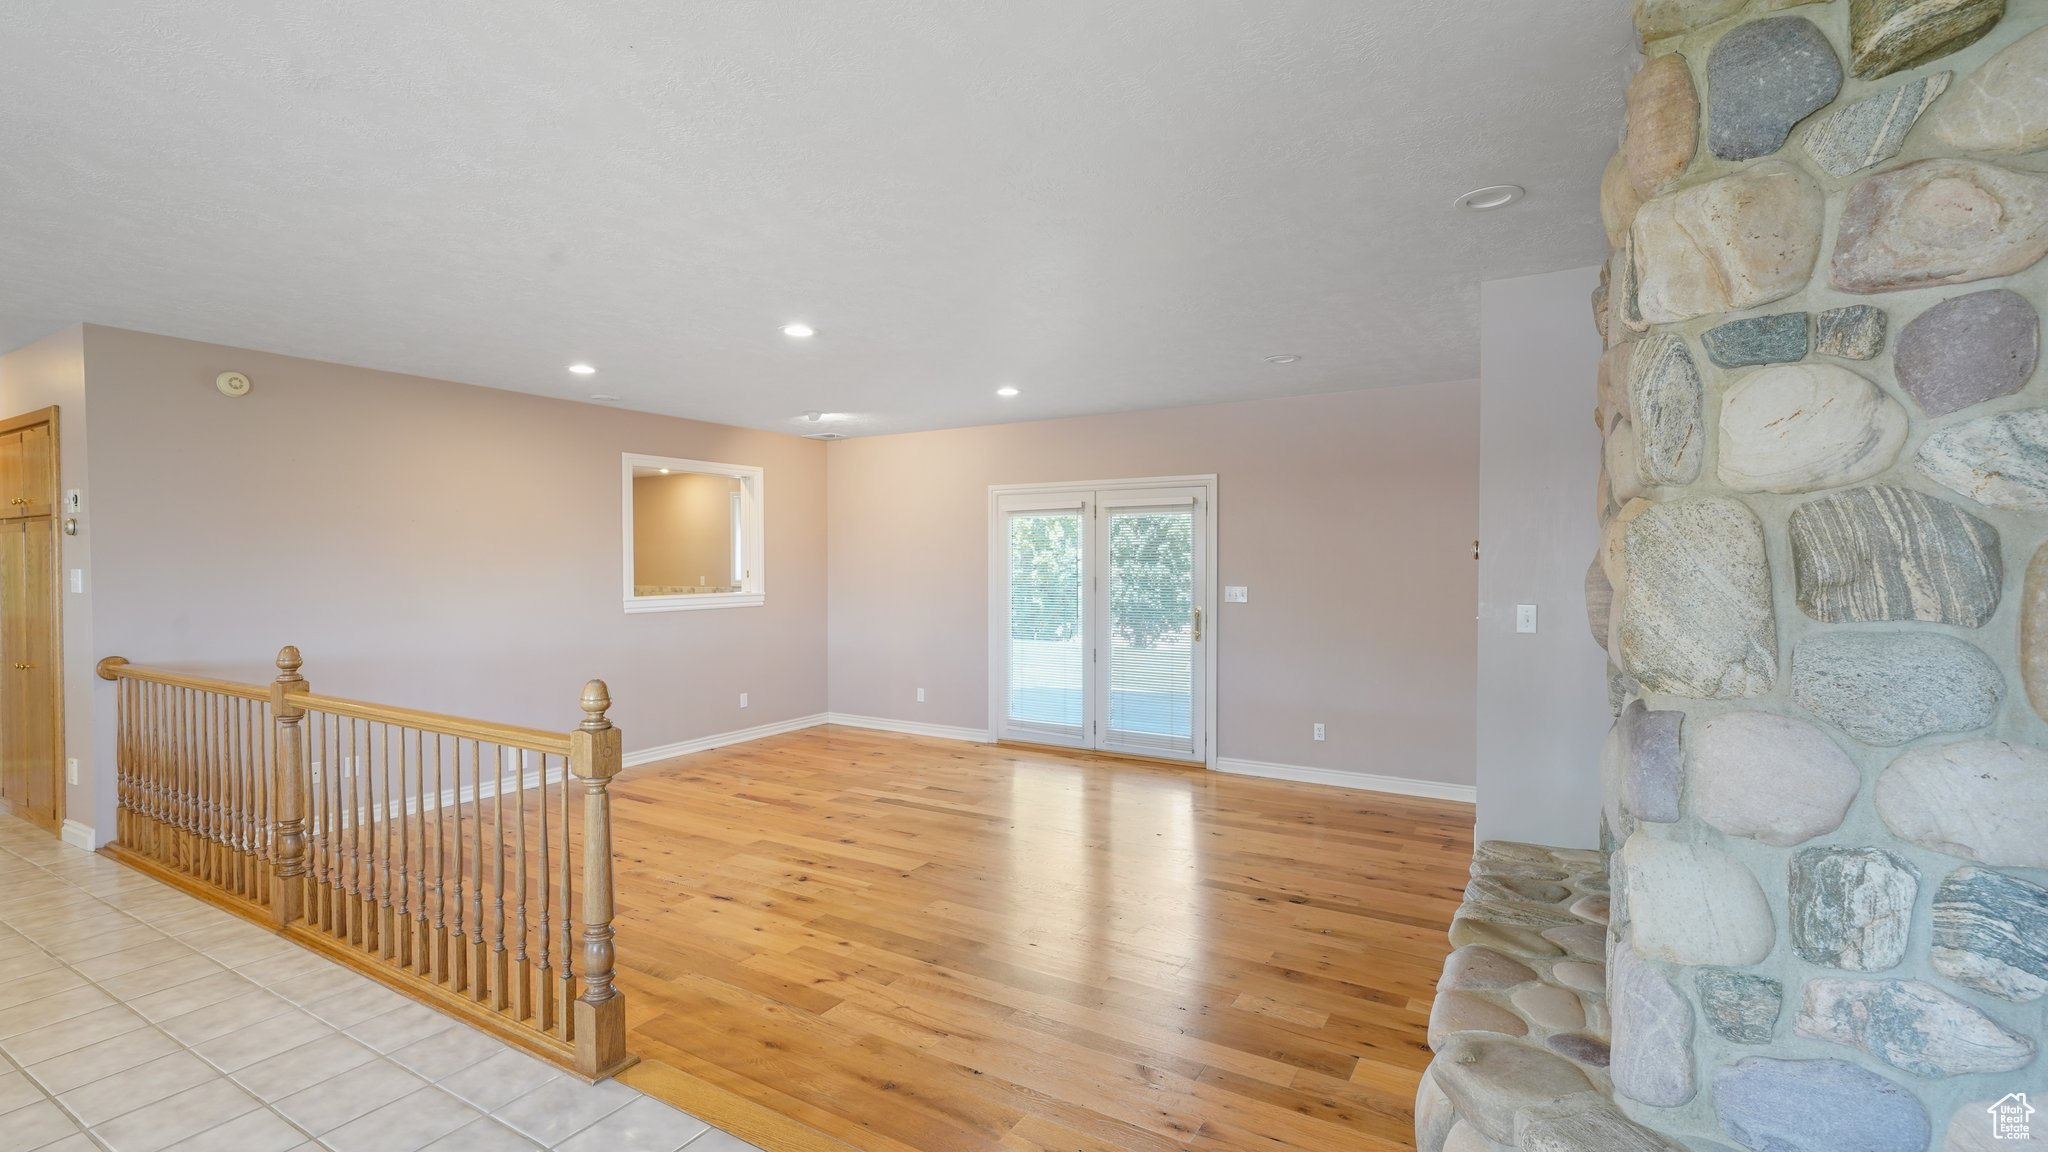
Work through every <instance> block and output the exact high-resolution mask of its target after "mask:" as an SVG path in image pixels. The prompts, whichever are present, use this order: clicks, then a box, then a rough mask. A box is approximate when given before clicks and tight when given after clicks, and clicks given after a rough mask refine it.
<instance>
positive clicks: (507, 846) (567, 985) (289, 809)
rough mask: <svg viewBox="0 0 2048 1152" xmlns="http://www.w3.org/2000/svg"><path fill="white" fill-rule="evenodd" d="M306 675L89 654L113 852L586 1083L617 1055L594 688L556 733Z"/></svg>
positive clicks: (603, 706)
mask: <svg viewBox="0 0 2048 1152" xmlns="http://www.w3.org/2000/svg"><path fill="white" fill-rule="evenodd" d="M302 666H303V661H302V660H301V658H300V655H299V651H298V649H297V648H294V647H291V646H289V645H288V646H286V647H285V648H284V649H282V650H281V651H279V652H278V655H277V669H278V675H277V678H276V679H275V680H273V681H271V682H270V683H269V684H266V685H262V686H257V685H250V684H237V683H234V682H232V681H228V680H220V679H216V678H213V677H208V676H199V675H195V674H192V673H186V672H176V671H172V670H170V669H164V668H148V667H139V666H137V665H134V664H131V663H129V662H128V661H127V660H126V659H124V658H122V657H118V656H109V657H107V658H106V659H104V660H101V661H100V662H99V665H98V667H97V669H96V671H97V673H98V675H99V676H100V678H101V679H104V680H108V681H112V682H114V683H115V685H116V688H117V690H118V694H119V695H118V708H117V714H116V729H117V742H116V744H117V748H116V751H117V755H116V765H115V768H116V777H117V779H116V785H117V809H118V813H117V815H118V820H119V826H120V834H119V837H118V839H117V840H116V842H115V843H114V844H113V845H110V846H109V848H108V851H109V852H110V853H112V854H114V855H116V856H118V857H120V858H121V859H124V860H127V861H130V862H132V863H134V864H136V865H137V866H138V867H142V868H145V869H146V870H149V871H151V872H152V873H154V874H156V875H159V876H161V877H163V878H166V879H170V880H172V881H173V882H175V883H179V884H183V885H186V886H188V887H197V888H200V889H203V890H204V891H205V892H206V893H207V894H208V895H209V896H212V897H215V898H218V897H220V896H226V897H228V898H229V899H227V900H226V901H223V902H224V903H226V904H227V905H228V906H230V907H235V908H237V909H238V910H240V911H242V912H243V913H244V914H245V915H249V916H251V917H252V918H257V919H260V920H262V921H264V922H267V923H269V924H270V925H271V926H273V927H274V928H275V929H276V930H277V931H279V932H281V933H284V934H285V935H287V936H289V937H291V938H293V939H295V940H297V941H299V942H300V943H303V944H306V945H307V946H309V947H312V948H315V949H317V950H319V951H322V952H324V953H326V954H328V955H330V956H333V957H335V958H336V959H339V960H341V961H343V962H344V963H347V964H350V965H352V966H354V967H356V968H357V969H359V970H361V971H363V972H365V973H367V974H369V975H371V976H374V977H376V978H378V979H380V980H382V981H384V982H385V983H386V984H389V985H391V986H392V987H395V988H398V989H399V990H401V991H404V992H408V993H410V994H411V995H413V996H414V997H415V998H417V999H420V1000H422V1001H424V1002H426V1003H428V1004H432V1005H434V1006H437V1007H440V1008H441V1009H443V1010H444V1011H448V1012H451V1013H453V1014H455V1015H458V1016H461V1017H463V1018H464V1019H468V1020H470V1021H471V1022H473V1023H476V1024H478V1025H480V1026H482V1027H484V1028H487V1029H489V1030H490V1031H492V1032H494V1033H495V1034H497V1035H499V1036H500V1037H502V1038H504V1039H507V1040H511V1041H512V1042H514V1043H517V1044H520V1045H521V1046H523V1047H525V1048H526V1049H527V1050H528V1051H532V1052H535V1053H536V1054H538V1055H543V1056H546V1057H548V1058H551V1059H554V1060H556V1061H558V1062H560V1063H562V1064H564V1065H566V1066H567V1067H569V1068H571V1069H573V1070H574V1071H576V1072H577V1073H579V1074H581V1075H582V1076H584V1077H585V1078H587V1079H592V1080H597V1079H603V1078H605V1077H608V1076H611V1075H612V1074H614V1073H616V1072H617V1071H619V1070H620V1069H622V1068H624V1067H625V1066H626V1065H628V1064H630V1063H632V1060H633V1057H632V1055H631V1054H630V1053H628V1052H627V1051H626V1046H625V999H624V996H623V994H622V993H620V991H619V990H618V988H617V986H616V984H615V983H614V979H615V972H614V965H615V959H614V948H613V918H614V915H615V911H614V907H613V902H612V886H613V877H612V834H611V799H610V796H609V794H608V785H609V784H610V782H611V779H612V778H613V777H614V776H616V775H617V774H618V772H619V769H620V767H621V764H622V753H621V741H620V737H619V731H618V729H617V728H615V727H613V726H612V722H611V720H610V719H609V718H608V717H607V715H606V713H607V712H608V711H609V710H610V708H611V694H610V692H609V691H608V690H607V689H606V687H605V684H604V682H603V681H602V680H592V681H590V682H589V683H588V684H586V685H584V688H583V693H582V695H581V697H580V698H579V699H578V701H577V703H578V705H579V706H580V707H581V709H582V712H583V719H582V722H581V723H580V724H578V725H577V726H576V727H575V728H574V729H571V730H570V731H568V732H566V733H565V732H559V731H554V732H551V731H546V730H543V729H538V728H527V727H521V726H518V725H513V724H500V723H495V722H492V721H486V720H473V719H469V718H466V717H461V716H449V715H445V714H442V713H436V712H427V711H422V710H420V709H415V708H400V707H395V706H392V705H387V704H374V703H369V702H366V701H361V700H350V699H345V698H342V697H339V696H322V695H317V694H315V693H314V692H313V691H312V686H311V685H310V684H309V683H308V682H307V680H306V678H305V677H304V676H302V675H300V674H299V670H300V668H301V667H302Z"/></svg>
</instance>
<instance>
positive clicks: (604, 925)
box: [563, 680, 627, 1080]
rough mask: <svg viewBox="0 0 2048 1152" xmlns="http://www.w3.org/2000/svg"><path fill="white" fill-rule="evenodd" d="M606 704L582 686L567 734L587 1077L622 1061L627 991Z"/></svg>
mask: <svg viewBox="0 0 2048 1152" xmlns="http://www.w3.org/2000/svg"><path fill="white" fill-rule="evenodd" d="M611 706H612V697H611V691H610V690H609V689H607V688H606V687H605V685H604V681H602V680H592V681H591V682H590V683H588V684H585V685H584V686H583V723H582V724H580V725H578V726H577V728H576V730H575V731H574V732H571V733H569V772H570V774H571V775H573V776H574V777H575V778H576V779H578V780H581V781H582V782H583V995H582V996H581V997H579V998H577V1001H576V1020H575V1024H576V1027H575V1032H576V1070H577V1071H578V1072H580V1073H582V1074H583V1075H584V1076H587V1077H589V1078H591V1079H593V1080H595V1079H601V1078H603V1077H606V1076H609V1075H611V1074H612V1073H614V1072H616V1071H618V1070H619V1069H620V1068H622V1067H624V1066H625V1064H626V1063H627V1056H626V997H625V995H624V994H623V993H621V992H620V991H619V990H618V989H617V988H615V987H613V986H612V976H613V952H612V799H611V794H610V793H609V792H608V791H607V789H608V788H609V787H610V785H611V781H612V777H614V776H616V775H618V774H619V767H620V763H619V761H620V752H619V730H618V729H617V728H614V727H612V722H611V721H610V720H608V719H606V718H605V711H606V710H607V709H609V708H610V707H611ZM567 831H568V829H566V828H565V829H563V832H565V833H566V832H567ZM564 911H565V912H566V909H565V910H564ZM565 959H566V957H565Z"/></svg>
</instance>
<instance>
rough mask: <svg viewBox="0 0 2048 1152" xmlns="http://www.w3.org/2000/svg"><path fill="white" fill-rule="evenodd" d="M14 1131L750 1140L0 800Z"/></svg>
mask: <svg viewBox="0 0 2048 1152" xmlns="http://www.w3.org/2000/svg"><path fill="white" fill-rule="evenodd" d="M0 1147H5V1148H7V1149H9V1150H10V1152H32V1150H37V1149H46V1150H49V1152H82V1150H85V1149H101V1148H104V1149H111V1150H112V1152H165V1150H171V1149H175V1150H176V1152H295V1150H301V1149H303V1150H309V1152H310V1150H317V1149H322V1148H326V1149H332V1150H333V1152H419V1150H421V1149H431V1150H432V1152H496V1150H498V1149H507V1150H532V1149H540V1148H553V1149H560V1150H561V1152H643V1150H644V1152H675V1150H676V1149H679V1148H685V1147H687V1148H688V1149H689V1152H751V1150H752V1149H753V1146H752V1145H750V1144H746V1143H743V1142H742V1141H740V1140H738V1139H735V1138H734V1137H732V1136H730V1135H728V1134H727V1133H724V1132H721V1131H718V1130H717V1129H715V1128H711V1127H709V1126H707V1125H705V1124H704V1123H703V1122H701V1121H699V1120H696V1119H693V1118H692V1117H690V1116H687V1115H685V1114H683V1113H681V1112H678V1111H676V1110H675V1109H674V1108H671V1107H669V1106H668V1105H666V1104H664V1103H662V1102H661V1101H659V1100H655V1099H653V1098H652V1097H649V1096H645V1095H642V1094H641V1093H639V1092H636V1091H634V1090H633V1089H631V1088H628V1087H626V1086H625V1085H623V1084H619V1083H615V1082H607V1083H604V1084H599V1085H597V1086H596V1087H592V1086H590V1085H587V1084H584V1083H583V1082H582V1081H580V1080H576V1079H573V1078H571V1077H568V1076H565V1075H563V1074H562V1073H561V1072H559V1071H557V1070H556V1069H555V1068H554V1067H553V1066H552V1065H549V1064H545V1063H542V1062H541V1061H538V1060H535V1059H533V1058H532V1057H530V1056H527V1055H525V1054H523V1053H520V1052H517V1051H514V1050H513V1049H511V1048H508V1047H506V1046H505V1045H503V1044H501V1043H499V1042H498V1041H496V1040H494V1039H492V1038H490V1037H489V1036H486V1035H484V1034H483V1033H481V1032H478V1031H475V1030H474V1029H472V1028H470V1027H468V1026H467V1025H463V1024H459V1023H457V1022H456V1021H454V1020H453V1019H451V1018H449V1017H447V1016H443V1015H441V1014H440V1013H438V1012H435V1011H434V1010H432V1009H430V1008H427V1007H424V1006H423V1005H420V1004H417V1003H414V1002H413V1001H411V1000H408V999H406V998H405V997H403V996H400V995H399V994H397V993H396V992H392V991H391V990H389V989H387V988H385V987H383V986H382V985H379V984H376V983H374V982H372V981H370V980H367V979H364V978H363V977H361V976H358V975H356V974H355V973H353V972H350V971H349V970H348V969H346V968H343V967H341V966H340V965H338V964H335V963H334V962H333V961H331V960H328V959H326V958H325V957H322V956H318V955H315V954H314V953H312V952H309V951H306V950H305V949H303V948H300V947H298V946H297V945H295V944H292V943H290V942H289V941H286V940H283V939H281V938H279V937H277V936H275V935H272V934H271V933H269V932H267V931H264V930H263V929H261V928H258V927H256V926H254V925H252V924H249V923H247V922H246V921H243V920H240V919H238V918H236V917H234V916H231V915H229V914H227V913H225V912H222V911H220V910H219V909H216V908H213V907H210V906H209V905H207V904H205V903H203V902H201V901H198V900H195V899H193V898H192V897H190V896H187V895H185V894H184V893H182V892H178V891H176V890H174V889H172V888H169V887H166V886H165V885H162V884H159V883H157V882H156V881H154V880H151V879H149V878H148V877H146V876H143V875H141V874H140V873H137V872H134V871H132V870H130V869H128V868H124V867H122V866H121V865H119V864H116V863H114V862H113V861H111V860H108V859H106V858H104V857H101V856H96V855H94V854H92V853H90V852H84V851H80V850H79V849H77V848H73V847H70V846H68V845H65V844H62V843H60V842H58V841H57V840H56V839H54V838H52V837H51V836H49V835H48V834H47V833H45V832H43V831H42V830H41V829H38V828H35V827H33V826H32V825H29V824H26V823H23V822H22V821H19V820H16V819H14V818H12V817H7V816H0Z"/></svg>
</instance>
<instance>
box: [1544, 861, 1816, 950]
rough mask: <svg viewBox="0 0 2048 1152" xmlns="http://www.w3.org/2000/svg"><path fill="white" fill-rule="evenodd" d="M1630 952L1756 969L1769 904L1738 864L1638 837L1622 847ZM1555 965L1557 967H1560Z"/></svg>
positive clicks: (1768, 939)
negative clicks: (1627, 901) (1749, 965)
mask: <svg viewBox="0 0 2048 1152" xmlns="http://www.w3.org/2000/svg"><path fill="white" fill-rule="evenodd" d="M1620 855H1621V864H1622V870H1623V874H1624V876H1625V877H1626V879H1627V888H1628V894H1629V896H1628V900H1629V915H1630V919H1629V925H1628V940H1629V943H1630V944H1631V945H1632V946H1633V947H1634V948H1635V951H1636V954H1637V955H1640V956H1642V957H1643V958H1645V959H1649V960H1662V961H1664V962H1665V963H1668V964H1722V965H1731V966H1738V967H1739V966H1742V965H1747V964H1755V963H1757V962H1759V961H1761V960H1762V959H1763V958H1764V957H1766V956H1768V955H1770V953H1771V945H1772V944H1773V943H1774V942H1775V941H1776V939H1777V930H1776V929H1775V928H1774V927H1772V920H1771V906H1770V903H1769V902H1768V901H1766V900H1765V899H1764V893H1763V889H1762V888H1761V887H1759V886H1758V885H1757V882H1756V877H1755V876H1754V875H1752V874H1751V873H1750V871H1749V869H1748V868H1746V867H1744V866H1743V864H1742V862H1741V861H1739V860H1737V859H1735V858H1734V857H1733V856H1730V855H1728V854H1727V853H1725V852H1721V851H1719V850H1717V849H1713V848H1708V847H1705V846H1703V845H1699V844H1682V843H1678V842H1675V841H1667V840H1652V839H1650V838H1649V837H1648V836H1647V835H1645V834H1644V833H1641V832H1638V833H1636V834H1635V835H1634V836H1631V837H1629V838H1628V842H1627V843H1625V844H1623V845H1622V846H1621V854H1620ZM1560 967H1561V965H1560Z"/></svg>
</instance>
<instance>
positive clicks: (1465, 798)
mask: <svg viewBox="0 0 2048 1152" xmlns="http://www.w3.org/2000/svg"><path fill="white" fill-rule="evenodd" d="M1216 771H1218V772H1228V773H1231V774H1232V775H1235V776H1259V777H1263V778H1264V779H1267V780H1292V781H1294V782H1295V783H1297V784H1328V785H1331V786H1333V787H1337V788H1362V789H1364V790H1365V791H1367V792H1389V793H1392V794H1393V795H1396V796H1420V797H1423V798H1425V799H1429V800H1455V801H1457V802H1458V803H1460V804H1471V803H1474V802H1476V801H1477V800H1478V799H1479V789H1477V788H1475V787H1473V786H1472V785H1470V784H1441V783H1438V782H1437V781H1435V780H1410V779H1408V778H1406V777H1403V776H1374V775H1371V774H1369V773H1365V772H1339V771H1337V770H1336V769H1334V768H1306V767H1303V766H1301V765H1299V764H1266V763H1262V762H1260V761H1258V760H1218V761H1216Z"/></svg>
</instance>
